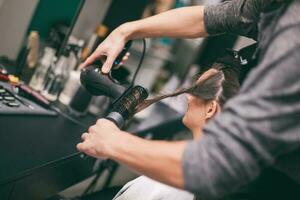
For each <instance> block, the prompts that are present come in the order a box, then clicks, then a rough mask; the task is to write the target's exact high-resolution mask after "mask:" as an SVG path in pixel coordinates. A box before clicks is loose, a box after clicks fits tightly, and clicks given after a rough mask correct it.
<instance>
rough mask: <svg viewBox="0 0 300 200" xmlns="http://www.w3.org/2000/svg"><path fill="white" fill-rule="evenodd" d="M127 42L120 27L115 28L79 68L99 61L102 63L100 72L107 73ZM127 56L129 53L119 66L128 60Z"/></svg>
mask: <svg viewBox="0 0 300 200" xmlns="http://www.w3.org/2000/svg"><path fill="white" fill-rule="evenodd" d="M127 41H128V39H127V36H126V34H125V31H123V28H122V26H120V27H118V28H116V29H115V30H114V31H113V32H112V33H111V34H110V35H109V36H107V38H106V39H105V40H104V41H103V42H102V43H101V44H100V45H99V46H98V47H97V49H96V50H95V51H94V52H93V53H92V54H91V55H90V56H89V57H88V58H87V59H86V61H85V62H84V63H82V64H81V66H80V68H81V69H82V68H84V67H86V66H88V65H90V64H92V63H94V62H95V61H96V60H99V59H101V60H102V61H103V67H102V72H103V73H108V72H109V71H110V70H111V68H112V65H113V62H114V61H115V59H116V58H117V56H118V55H119V54H120V52H121V51H122V49H123V47H124V45H125V44H126V42H127ZM128 56H129V53H127V54H126V55H125V56H124V57H123V59H122V61H121V62H120V64H119V65H123V64H124V62H125V61H126V60H127V59H128Z"/></svg>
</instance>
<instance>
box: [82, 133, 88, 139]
mask: <svg viewBox="0 0 300 200" xmlns="http://www.w3.org/2000/svg"><path fill="white" fill-rule="evenodd" d="M88 137H89V134H88V133H83V134H82V135H81V139H82V140H83V141H85V140H86V139H87V138H88Z"/></svg>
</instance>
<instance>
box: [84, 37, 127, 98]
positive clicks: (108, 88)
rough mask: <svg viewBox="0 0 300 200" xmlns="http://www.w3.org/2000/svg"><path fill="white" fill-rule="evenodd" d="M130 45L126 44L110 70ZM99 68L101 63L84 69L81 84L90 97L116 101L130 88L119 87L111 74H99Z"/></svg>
mask: <svg viewBox="0 0 300 200" xmlns="http://www.w3.org/2000/svg"><path fill="white" fill-rule="evenodd" d="M131 44H132V41H128V42H127V43H126V45H125V46H124V48H123V50H122V51H121V53H120V54H119V55H118V57H117V58H116V60H115V61H114V63H113V66H112V69H113V68H115V67H116V66H118V65H119V63H120V62H121V61H122V58H123V56H124V55H125V54H126V52H127V51H128V49H129V48H130V46H131ZM101 67H102V63H97V64H96V63H95V64H92V65H90V66H87V67H86V68H84V69H83V70H82V72H81V74H80V81H81V84H82V85H83V86H84V87H85V89H86V90H87V91H88V92H89V93H91V94H92V95H95V96H100V95H104V96H108V97H111V98H113V99H114V100H116V99H118V98H119V97H121V96H122V94H123V93H124V92H125V91H126V90H127V89H128V88H129V87H130V86H124V85H121V84H120V83H119V82H118V81H117V80H115V79H114V78H113V77H112V76H111V73H110V74H103V73H102V72H101Z"/></svg>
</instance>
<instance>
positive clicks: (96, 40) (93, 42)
mask: <svg viewBox="0 0 300 200" xmlns="http://www.w3.org/2000/svg"><path fill="white" fill-rule="evenodd" d="M107 33H108V28H107V27H106V26H105V25H103V24H100V25H98V26H97V28H96V30H95V32H94V33H93V34H92V35H91V37H90V39H89V40H88V42H87V45H86V46H85V47H84V49H83V51H82V54H81V56H80V60H82V61H84V60H85V59H86V58H87V57H88V56H89V55H90V54H91V53H92V52H93V51H94V50H95V49H96V48H97V46H98V45H99V44H100V43H101V42H102V41H103V40H104V39H105V37H106V35H107Z"/></svg>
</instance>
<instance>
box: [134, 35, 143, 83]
mask: <svg viewBox="0 0 300 200" xmlns="http://www.w3.org/2000/svg"><path fill="white" fill-rule="evenodd" d="M142 41H143V51H142V55H141V58H140V61H139V64H138V67H137V69H136V70H135V73H134V75H133V78H132V81H131V84H132V85H134V83H135V79H136V77H137V75H138V73H139V71H140V69H141V66H142V64H143V61H144V58H145V53H146V39H145V38H143V39H142Z"/></svg>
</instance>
